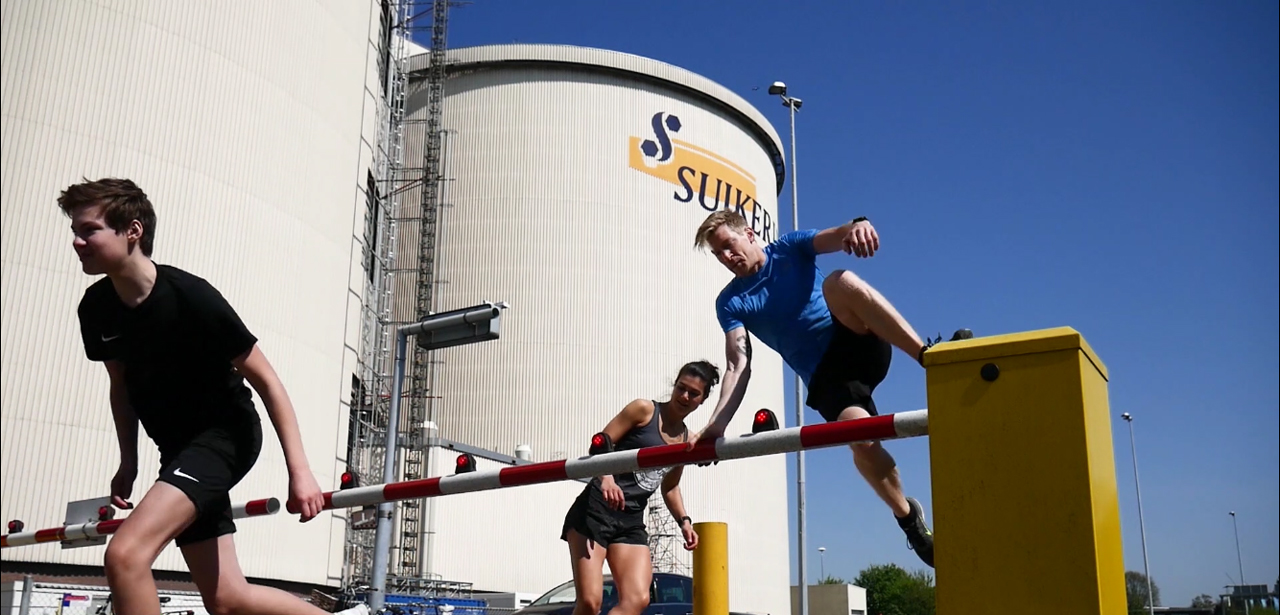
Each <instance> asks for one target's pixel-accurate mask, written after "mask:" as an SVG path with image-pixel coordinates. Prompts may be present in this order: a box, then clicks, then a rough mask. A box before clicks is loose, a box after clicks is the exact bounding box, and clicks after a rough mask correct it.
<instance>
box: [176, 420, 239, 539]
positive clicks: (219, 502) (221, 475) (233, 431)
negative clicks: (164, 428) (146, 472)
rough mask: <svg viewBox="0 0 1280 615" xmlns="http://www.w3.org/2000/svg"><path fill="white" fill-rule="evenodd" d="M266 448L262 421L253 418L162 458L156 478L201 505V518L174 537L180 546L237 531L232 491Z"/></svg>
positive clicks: (218, 429) (206, 434) (206, 435)
mask: <svg viewBox="0 0 1280 615" xmlns="http://www.w3.org/2000/svg"><path fill="white" fill-rule="evenodd" d="M255 418H256V417H255ZM261 450H262V425H261V423H259V422H258V421H256V420H254V421H251V422H247V424H244V425H237V426H235V427H216V428H212V429H208V430H205V431H203V432H201V433H200V434H199V435H197V436H196V437H195V438H193V439H192V440H191V442H189V443H188V444H187V445H186V446H185V447H183V448H182V449H181V450H179V451H178V452H177V453H176V454H174V455H171V456H165V457H164V458H162V459H161V462H160V467H161V470H160V477H159V478H158V479H157V480H158V481H163V482H166V483H169V484H170V485H173V486H174V487H177V488H178V489H180V490H181V491H182V492H183V493H185V494H186V495H187V497H188V498H190V499H191V503H192V504H195V507H196V520H195V521H194V522H192V523H191V525H190V526H188V527H187V529H185V530H183V531H182V533H181V534H178V537H177V539H176V540H175V541H174V542H175V543H176V544H177V545H178V546H179V547H184V546H186V545H189V544H192V543H196V542H200V541H202V540H208V539H210V538H217V537H219V536H222V535H224V534H232V533H235V531H236V524H235V521H234V520H233V519H232V517H231V497H230V491H231V488H232V487H234V486H236V484H237V483H239V482H240V480H241V479H242V478H244V476H245V475H246V474H248V473H249V470H250V469H251V468H253V464H254V462H256V461H257V460H258V453H259V452H260V451H261Z"/></svg>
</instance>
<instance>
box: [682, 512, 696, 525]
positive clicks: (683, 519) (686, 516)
mask: <svg viewBox="0 0 1280 615" xmlns="http://www.w3.org/2000/svg"><path fill="white" fill-rule="evenodd" d="M685 521H688V522H689V525H693V519H691V518H689V515H685V516H683V517H680V525H681V526H684V522H685Z"/></svg>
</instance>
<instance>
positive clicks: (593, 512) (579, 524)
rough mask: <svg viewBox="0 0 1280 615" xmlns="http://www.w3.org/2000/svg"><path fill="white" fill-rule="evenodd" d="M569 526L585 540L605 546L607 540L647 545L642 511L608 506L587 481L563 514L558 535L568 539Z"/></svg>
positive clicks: (611, 542) (596, 489) (647, 536)
mask: <svg viewBox="0 0 1280 615" xmlns="http://www.w3.org/2000/svg"><path fill="white" fill-rule="evenodd" d="M569 530H574V531H576V532H578V533H579V534H582V535H583V536H585V537H586V538H587V540H590V541H593V542H596V543H598V544H600V545H601V546H603V547H605V548H608V546H609V545H611V544H623V545H643V546H648V545H649V532H648V531H647V530H646V529H645V526H644V513H643V512H635V513H631V512H626V511H621V510H615V509H612V508H609V504H608V503H606V502H605V501H604V496H603V495H602V494H601V493H600V490H599V489H598V488H596V487H595V486H594V485H587V488H586V489H583V490H582V494H581V495H579V496H578V499H576V500H574V501H573V506H570V507H569V512H568V514H566V515H565V517H564V527H563V528H562V529H561V530H560V539H561V540H565V541H567V540H569Z"/></svg>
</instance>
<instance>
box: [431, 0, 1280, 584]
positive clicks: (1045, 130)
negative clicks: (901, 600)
mask: <svg viewBox="0 0 1280 615" xmlns="http://www.w3.org/2000/svg"><path fill="white" fill-rule="evenodd" d="M451 15H452V19H451V29H450V35H449V44H450V45H451V46H454V47H461V46H468V45H477V44H489V43H510V42H516V41H518V42H527V43H562V44H572V45H583V46H590V47H600V48H605V49H615V50H618V51H625V52H629V53H635V54H639V55H643V56H647V57H650V58H655V59H659V60H663V61H665V62H669V63H671V64H675V65H677V66H681V67H684V68H687V69H689V70H692V71H694V72H697V73H700V74H702V75H704V76H706V77H708V78H710V79H713V80H715V81H717V82H719V83H721V84H722V85H724V86H726V87H728V88H730V89H732V90H734V91H735V92H737V93H739V94H740V95H742V96H743V97H745V98H747V99H748V100H749V101H751V102H752V103H754V104H755V105H756V106H757V107H758V108H760V109H761V110H762V111H763V112H764V113H765V114H766V115H767V116H768V117H769V119H770V121H772V122H773V123H774V125H775V127H777V129H778V132H779V134H781V135H782V136H783V139H784V141H785V140H786V139H787V134H788V133H787V130H788V128H787V116H786V110H785V109H784V108H783V107H782V106H781V105H780V104H779V103H778V102H777V101H776V100H775V99H772V98H770V97H768V96H767V95H766V94H765V93H764V90H765V87H766V86H767V85H768V84H769V83H770V82H772V81H774V80H783V81H786V82H787V84H788V86H789V87H790V90H791V93H792V94H793V95H795V96H798V97H800V98H803V99H804V101H805V105H804V108H803V111H802V112H801V115H800V116H799V118H798V129H797V130H798V137H797V138H798V141H799V144H798V149H799V157H800V174H799V181H800V183H799V188H800V209H801V222H802V226H805V227H815V226H829V225H834V224H838V223H840V222H843V221H845V220H848V219H849V218H851V217H853V216H858V215H866V216H869V217H871V219H872V220H873V221H874V222H875V224H876V226H877V228H878V229H879V232H880V234H881V238H882V241H883V250H882V252H881V253H880V254H878V255H877V256H876V257H875V258H874V259H871V260H869V261H866V260H862V261H855V260H854V259H852V258H851V257H847V256H843V255H839V256H828V257H823V259H822V261H821V262H820V264H821V265H822V267H823V268H824V269H827V270H829V269H831V268H834V267H845V266H849V267H854V268H855V269H856V270H857V271H859V272H860V273H861V274H862V275H863V276H864V277H866V278H867V279H869V280H870V281H871V282H872V283H873V284H875V285H877V286H878V287H879V288H880V289H881V290H882V291H883V292H884V293H885V294H886V295H887V296H888V297H890V299H891V300H892V301H894V302H895V303H896V304H897V305H898V306H899V307H900V309H901V310H902V311H903V312H904V313H905V314H906V315H907V317H908V318H909V319H911V320H912V321H913V322H914V324H915V325H916V326H917V328H918V329H919V330H920V332H921V333H922V334H925V333H928V334H934V333H939V332H941V333H943V334H944V335H945V334H947V333H949V332H950V331H951V330H953V329H955V328H957V327H960V326H964V327H970V328H972V329H973V330H974V331H975V332H977V333H978V334H980V335H983V334H995V333H1006V332H1014V331H1023V330H1028V329H1037V328H1043V327H1053V326H1060V325H1067V326H1071V327H1075V328H1076V329H1078V330H1079V331H1081V332H1082V333H1083V334H1084V335H1085V337H1086V338H1087V339H1088V340H1089V342H1090V343H1091V344H1092V345H1093V347H1094V349H1095V350H1096V351H1097V352H1098V353H1099V354H1100V355H1101V357H1102V359H1103V360H1104V361H1105V362H1106V363H1107V365H1108V367H1109V368H1110V371H1111V376H1112V380H1111V383H1110V395H1111V405H1112V409H1113V414H1114V415H1115V417H1116V419H1115V422H1114V424H1113V430H1114V434H1115V453H1116V469H1117V478H1118V481H1119V487H1120V496H1121V515H1122V521H1123V524H1124V528H1123V529H1124V546H1125V559H1126V566H1127V568H1129V569H1132V570H1141V569H1142V556H1141V547H1140V541H1139V533H1138V517H1137V506H1136V501H1135V497H1134V488H1133V471H1132V465H1131V463H1130V449H1129V442H1128V432H1127V431H1126V430H1125V424H1124V422H1123V421H1121V420H1120V419H1119V414H1120V413H1121V412H1125V411H1127V412H1131V413H1132V414H1134V416H1135V417H1136V421H1135V424H1134V427H1135V431H1136V435H1137V439H1138V440H1137V442H1138V462H1139V470H1140V476H1141V479H1142V495H1143V505H1144V512H1145V513H1146V514H1145V518H1146V528H1147V539H1148V546H1149V552H1150V560H1151V570H1152V576H1153V577H1154V578H1155V580H1156V582H1157V583H1158V584H1159V585H1160V587H1161V589H1162V593H1163V595H1164V598H1165V599H1164V603H1165V604H1168V605H1179V604H1183V605H1185V604H1186V603H1188V602H1189V601H1190V600H1191V598H1192V597H1193V596H1195V595H1197V594H1200V593H1209V594H1215V595H1216V594H1217V593H1218V592H1219V591H1220V590H1221V588H1222V586H1223V585H1225V584H1228V583H1230V582H1232V580H1233V579H1236V577H1238V573H1237V566H1236V552H1235V543H1234V541H1233V537H1232V527H1231V519H1230V517H1229V516H1228V514H1227V511H1229V510H1235V511H1237V513H1238V514H1239V524H1240V543H1241V549H1242V551H1243V559H1244V569H1245V575H1246V580H1247V581H1250V582H1253V583H1267V584H1268V585H1271V584H1273V583H1275V582H1276V578H1277V573H1278V572H1280V561H1278V559H1277V558H1278V557H1280V556H1278V554H1280V537H1278V530H1277V528H1280V502H1278V500H1280V495H1278V494H1280V486H1278V485H1280V476H1278V468H1280V459H1278V458H1277V434H1278V433H1280V426H1278V425H1277V408H1280V394H1278V391H1277V374H1278V372H1280V366H1278V365H1277V356H1278V354H1277V342H1278V341H1280V340H1278V339H1277V337H1278V335H1277V331H1278V326H1277V322H1278V321H1277V293H1278V288H1277V277H1278V272H1277V262H1278V261H1280V259H1278V255H1277V237H1278V234H1280V230H1278V229H1280V225H1278V222H1277V202H1278V201H1280V193H1278V192H1280V190H1278V183H1280V182H1278V172H1277V168H1278V166H1280V154H1278V147H1277V140H1278V137H1277V134H1278V130H1280V127H1278V126H1277V114H1278V105H1280V102H1278V95H1277V87H1278V83H1280V77H1278V69H1277V57H1278V55H1280V50H1278V48H1277V20H1278V18H1277V4H1276V2H1274V1H1269V0H1238V1H1232V2H1208V1H1201V2H1189V1H1183V2H1150V1H1148V2H1128V3H1118V4H1117V3H1098V2H1094V3H1086V2H1072V3H1031V4H1027V3H1018V2H1007V1H1006V2H967V3H960V2H943V3H889V2H847V3H846V2H823V3H819V2H788V3H781V2H751V3H748V2H727V1H721V2H669V1H668V2H629V3H620V2H587V1H577V2H570V1H551V0H541V1H539V2H499V1H497V0H476V1H475V2H473V3H472V4H470V5H468V6H466V7H463V8H458V9H454V10H453V12H452V13H451ZM755 87H759V88H760V89H759V90H753V88H755ZM779 209H780V210H782V211H783V212H790V187H789V186H787V187H786V188H784V191H783V195H782V196H781V197H780V199H779ZM783 224H784V225H785V227H786V228H790V224H791V222H790V219H789V214H788V215H784V216H783ZM788 380H790V378H788ZM877 397H878V400H879V405H880V407H881V408H884V409H889V410H907V409H915V408H920V407H924V404H925V391H924V377H923V372H922V370H920V369H919V368H918V367H913V366H912V365H911V364H910V362H909V361H908V360H906V357H905V356H904V355H902V354H900V353H899V354H898V355H897V356H896V357H895V367H894V369H893V370H892V371H891V373H890V376H889V379H888V380H887V381H886V382H885V384H884V385H882V387H881V388H880V389H879V391H878V392H877ZM787 399H788V401H789V400H790V399H791V393H790V392H788V394H787ZM791 415H792V412H791V410H789V409H788V410H787V411H786V416H787V417H788V419H787V420H788V422H790V416H791ZM818 420H820V419H819V417H818V416H817V414H816V413H814V412H812V411H809V412H808V415H807V419H806V421H807V422H816V421H818ZM891 450H892V452H893V453H894V454H895V455H896V456H897V458H898V460H899V464H900V467H901V469H902V472H903V474H904V477H905V480H906V482H907V485H908V488H909V491H910V492H912V493H914V494H916V495H917V496H918V497H919V498H920V499H921V500H922V501H923V502H924V503H925V505H926V507H928V506H929V505H930V503H931V500H930V497H929V488H928V485H929V482H928V481H929V467H928V450H927V443H926V442H924V441H920V440H913V441H905V442H899V443H894V444H893V445H892V447H891ZM808 460H809V461H808V463H809V466H808V468H809V469H808V494H809V498H808V506H809V548H810V561H811V565H810V570H811V571H812V574H811V579H813V580H816V579H817V575H818V569H819V558H818V553H817V547H818V546H825V547H826V548H827V552H826V556H825V560H826V561H825V568H826V571H827V572H828V573H829V574H834V575H838V576H841V577H844V578H851V577H853V576H854V575H856V574H857V572H858V571H859V570H860V569H862V568H863V567H864V566H866V565H868V564H873V563H884V562H897V563H899V564H901V565H904V566H906V567H909V568H915V567H918V565H919V562H918V560H917V559H916V558H915V555H914V554H912V553H911V552H910V551H908V550H907V549H906V543H905V539H904V538H903V537H902V534H901V532H900V531H899V530H898V529H897V528H896V527H894V526H893V525H892V522H891V521H890V520H889V519H888V517H887V516H886V515H887V514H888V513H887V512H886V509H885V508H884V506H883V505H882V504H881V503H879V501H878V500H876V499H875V497H874V495H872V493H871V491H870V490H869V489H868V488H867V487H866V486H865V484H864V483H862V482H861V481H860V480H859V479H856V478H855V476H854V474H853V468H852V464H851V462H850V458H849V455H848V453H847V452H846V451H844V450H841V449H829V450H825V451H818V452H814V453H811V454H810V455H809V457H808ZM788 466H789V467H793V464H792V462H791V461H790V460H789V461H788ZM789 478H790V479H791V481H792V483H794V478H793V477H789ZM793 489H794V488H793ZM792 497H793V498H794V493H793V494H792ZM793 502H794V499H793ZM792 506H793V508H794V504H793V505H792ZM1009 514H1010V515H1017V514H1018V512H1017V511H1009ZM792 523H794V520H793V521H792ZM1045 529H1046V531H1052V528H1045ZM792 557H793V569H794V554H793V556H792Z"/></svg>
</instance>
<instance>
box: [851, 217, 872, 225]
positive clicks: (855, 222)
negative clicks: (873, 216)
mask: <svg viewBox="0 0 1280 615" xmlns="http://www.w3.org/2000/svg"><path fill="white" fill-rule="evenodd" d="M859 222H870V220H868V219H867V217H866V216H858V217H857V218H854V219H853V220H852V221H850V222H849V224H850V225H853V224H857V223H859Z"/></svg>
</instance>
